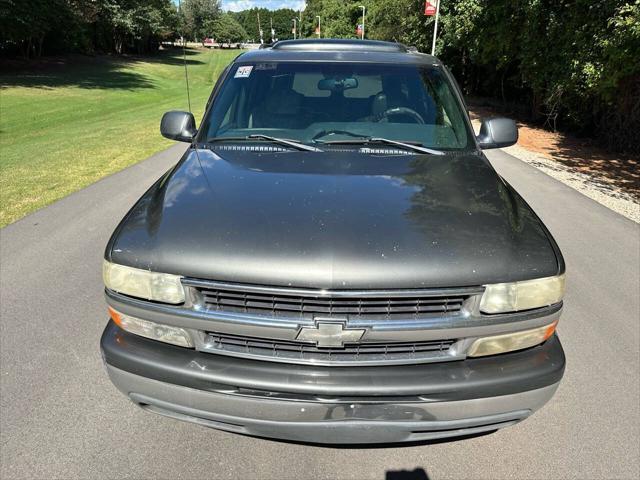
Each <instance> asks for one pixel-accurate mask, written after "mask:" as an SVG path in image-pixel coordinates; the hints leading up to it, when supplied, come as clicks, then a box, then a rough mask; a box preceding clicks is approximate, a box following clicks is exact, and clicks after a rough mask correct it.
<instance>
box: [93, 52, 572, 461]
mask: <svg viewBox="0 0 640 480" xmlns="http://www.w3.org/2000/svg"><path fill="white" fill-rule="evenodd" d="M160 130H161V132H162V134H163V135H164V136H165V137H167V138H170V139H173V140H178V141H183V142H187V143H189V145H190V147H189V148H188V149H187V151H186V153H185V154H184V155H183V156H182V158H181V159H180V161H179V162H178V163H177V164H176V165H175V166H174V167H173V168H172V169H171V170H170V171H168V172H167V173H166V174H165V175H163V176H162V177H161V178H160V179H159V180H158V181H157V182H156V183H155V184H154V185H153V186H152V187H151V188H150V189H149V190H148V191H147V193H145V194H144V195H143V197H142V198H141V199H140V200H139V201H138V202H137V203H136V204H135V205H134V206H133V208H132V209H131V211H130V212H129V213H128V214H127V215H126V217H125V218H124V219H123V220H122V222H121V223H120V225H119V226H118V227H117V228H116V230H115V232H114V233H113V236H112V237H111V240H110V241H109V243H108V245H107V248H106V251H105V258H104V266H103V274H104V282H105V295H106V300H107V303H108V305H109V307H108V308H109V312H110V315H111V320H110V321H109V323H108V325H107V327H106V329H105V331H104V334H103V336H102V340H101V348H102V353H103V358H104V360H105V364H106V368H107V371H108V374H109V377H110V378H111V380H112V381H113V383H114V384H115V385H116V386H117V387H118V388H119V389H120V390H121V391H122V392H123V393H124V394H125V395H127V396H128V397H129V398H130V399H131V400H132V401H133V402H135V403H136V404H137V405H140V406H141V407H142V408H144V409H146V410H148V411H150V412H154V413H159V414H161V415H165V416H168V417H172V418H176V419H180V420H186V421H190V422H193V423H196V424H199V425H206V426H210V427H213V428H218V429H222V430H227V431H230V432H237V433H243V434H248V435H256V436H264V437H273V438H280V439H288V440H296V441H305V442H317V443H338V444H346V443H386V442H408V441H416V440H428V439H436V438H445V437H455V436H460V435H468V434H478V433H482V432H488V431H493V430H496V429H499V428H502V427H506V426H509V425H513V424H515V423H517V422H519V421H521V420H523V419H525V418H527V417H528V416H530V415H531V414H532V413H533V412H535V411H536V410H537V409H539V408H540V407H542V406H543V405H544V404H545V403H546V402H547V401H548V400H549V399H550V398H551V397H552V396H553V394H554V392H555V391H556V389H557V387H558V385H559V382H560V380H561V378H562V376H563V372H564V367H565V357H564V353H563V349H562V346H561V344H560V340H559V339H558V336H557V334H556V333H555V329H556V325H557V323H558V320H559V318H560V314H561V311H562V306H563V295H564V275H565V264H564V260H563V257H562V254H561V253H560V250H559V248H558V246H557V244H556V242H555V241H554V239H553V237H552V236H551V234H550V233H549V231H548V230H547V228H546V227H545V226H544V224H543V223H542V221H541V220H540V219H539V218H538V217H537V216H536V214H535V213H534V212H533V211H532V210H531V208H530V207H529V206H528V205H527V203H526V202H525V201H524V200H523V199H522V197H520V195H519V194H518V192H516V191H515V189H514V188H513V187H512V186H511V185H509V184H508V183H507V182H506V181H505V180H504V179H503V178H501V177H500V176H499V175H498V174H497V173H496V171H495V170H494V169H493V167H492V166H491V164H490V163H489V161H488V160H487V158H486V157H485V155H484V153H483V149H490V148H500V147H504V146H508V145H512V144H514V143H515V142H516V140H517V129H516V125H515V123H514V122H513V121H512V120H508V119H504V118H489V119H485V120H484V121H483V122H482V126H481V129H480V134H479V135H478V136H476V135H474V133H473V129H472V127H471V122H470V119H469V117H468V114H467V113H466V109H465V106H464V101H463V98H462V95H461V93H460V90H459V89H458V87H457V85H456V83H455V80H454V79H453V77H452V76H451V74H450V73H449V71H448V70H447V68H446V67H445V66H444V65H443V64H442V63H441V62H440V61H439V60H438V59H437V58H435V57H432V56H430V55H424V54H420V53H418V52H415V51H413V50H410V49H407V48H406V47H404V46H402V45H399V44H394V43H385V42H375V41H346V40H345V41H336V40H334V41H330V40H313V41H311V40H307V41H283V42H278V43H275V44H274V45H273V46H270V47H268V48H263V49H259V50H252V51H250V52H246V53H243V54H242V55H239V56H238V57H237V58H236V59H235V60H234V62H233V63H232V64H231V65H229V66H228V67H227V69H226V70H225V71H224V73H223V74H222V76H221V77H220V79H219V80H218V82H217V84H216V86H215V87H214V88H213V92H212V94H211V96H210V98H209V101H208V103H207V107H206V113H205V115H204V118H203V121H202V124H201V125H200V128H196V122H195V119H194V117H193V115H192V114H190V113H188V112H179V111H172V112H168V113H166V114H165V115H164V117H163V118H162V122H161V126H160ZM529 440H530V439H527V441H529ZM533 448H534V447H533Z"/></svg>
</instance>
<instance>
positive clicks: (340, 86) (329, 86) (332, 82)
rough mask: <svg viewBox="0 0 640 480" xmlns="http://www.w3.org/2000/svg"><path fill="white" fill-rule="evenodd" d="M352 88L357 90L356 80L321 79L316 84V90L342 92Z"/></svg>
mask: <svg viewBox="0 0 640 480" xmlns="http://www.w3.org/2000/svg"><path fill="white" fill-rule="evenodd" d="M352 88H358V79H357V78H323V79H322V80H320V81H319V82H318V90H330V91H332V92H342V91H344V90H351V89H352Z"/></svg>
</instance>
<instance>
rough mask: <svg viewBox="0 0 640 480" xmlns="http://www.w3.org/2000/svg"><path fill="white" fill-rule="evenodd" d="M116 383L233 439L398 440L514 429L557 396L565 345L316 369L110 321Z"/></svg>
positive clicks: (110, 365)
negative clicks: (190, 343) (177, 340)
mask: <svg viewBox="0 0 640 480" xmlns="http://www.w3.org/2000/svg"><path fill="white" fill-rule="evenodd" d="M101 348H102V352H103V356H104V359H105V362H106V365H107V371H108V373H109V377H110V378H111V380H112V381H113V383H114V384H115V385H116V386H117V387H118V388H119V389H120V390H121V391H122V392H123V393H125V394H126V395H127V396H128V397H129V398H130V399H131V400H133V401H134V402H136V403H137V404H139V405H140V406H142V407H143V408H145V409H147V410H150V411H152V412H155V413H160V414H163V415H166V416H170V417H173V418H178V419H181V420H187V421H191V422H194V423H198V424H201V425H206V426H209V427H214V428H218V429H221V430H227V431H232V432H238V433H243V434H247V435H255V436H262V437H271V438H279V439H286V440H295V441H304V442H311V443H333V444H352V443H395V442H407V441H419V440H429V439H436V438H446V437H456V436H461V435H467V434H476V433H481V432H485V431H491V430H495V429H497V428H502V427H505V426H509V425H512V424H514V423H516V422H518V421H520V420H523V419H524V418H526V417H528V416H529V415H530V414H531V413H533V412H534V411H535V410H537V409H539V408H540V407H542V406H543V405H544V404H545V403H546V402H547V401H548V400H549V399H550V398H551V397H552V396H553V394H554V392H555V390H556V388H557V386H558V383H559V381H560V379H561V378H562V375H563V372H564V366H565V358H564V353H563V351H562V346H561V345H560V341H559V339H558V338H557V337H556V336H554V337H552V338H551V339H549V340H548V341H547V342H545V343H544V344H542V345H540V346H537V347H534V348H531V349H528V350H525V351H521V352H514V353H509V354H504V355H500V356H495V357H485V358H477V359H467V360H464V361H457V362H444V363H435V364H420V365H403V366H386V367H316V366H308V365H287V364H279V363H272V362H259V361H255V360H244V359H239V358H232V357H225V356H220V355H214V354H208V353H201V352H197V351H195V350H190V349H185V348H181V347H174V346H171V345H165V344H162V343H159V342H156V341H153V340H148V339H145V338H142V337H139V336H136V335H132V334H130V333H127V332H125V331H123V330H121V329H119V328H118V327H117V326H116V325H115V324H113V322H109V324H108V325H107V328H106V329H105V331H104V334H103V336H102V340H101Z"/></svg>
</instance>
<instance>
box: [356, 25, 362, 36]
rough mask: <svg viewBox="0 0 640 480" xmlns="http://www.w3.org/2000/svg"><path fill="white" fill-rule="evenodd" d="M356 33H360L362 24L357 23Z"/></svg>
mask: <svg viewBox="0 0 640 480" xmlns="http://www.w3.org/2000/svg"><path fill="white" fill-rule="evenodd" d="M356 35H362V24H361V23H359V24H358V26H357V27H356Z"/></svg>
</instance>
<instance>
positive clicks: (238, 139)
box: [206, 134, 323, 152]
mask: <svg viewBox="0 0 640 480" xmlns="http://www.w3.org/2000/svg"><path fill="white" fill-rule="evenodd" d="M252 140H264V141H267V142H273V143H278V144H280V145H285V146H287V147H290V148H295V149H296V150H301V151H303V152H322V151H323V150H321V149H319V148H318V147H312V146H311V145H305V144H304V143H300V142H296V141H295V140H289V139H286V138H278V137H271V136H269V135H260V134H253V135H247V136H246V137H213V138H208V139H207V142H206V143H214V142H247V141H252Z"/></svg>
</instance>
